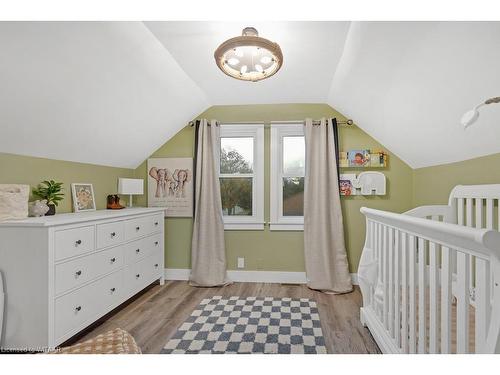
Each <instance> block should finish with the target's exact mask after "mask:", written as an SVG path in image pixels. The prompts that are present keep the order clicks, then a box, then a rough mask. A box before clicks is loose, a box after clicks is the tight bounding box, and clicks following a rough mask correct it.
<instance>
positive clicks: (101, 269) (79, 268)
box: [55, 246, 124, 294]
mask: <svg viewBox="0 0 500 375" xmlns="http://www.w3.org/2000/svg"><path fill="white" fill-rule="evenodd" d="M123 258H124V257H123V248H122V247H121V246H116V247H113V248H111V249H107V250H104V251H101V252H98V253H95V254H91V255H87V256H85V257H82V258H78V259H74V260H70V261H68V262H65V263H61V264H58V265H56V270H55V290H56V294H59V293H62V292H64V291H66V290H70V289H72V288H75V287H77V286H79V285H82V284H84V283H86V282H87V281H90V280H92V279H94V278H96V277H99V276H102V275H104V274H107V273H110V272H113V271H114V270H117V269H118V268H120V267H121V266H122V265H123Z"/></svg>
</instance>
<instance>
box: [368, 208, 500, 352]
mask: <svg viewBox="0 0 500 375" xmlns="http://www.w3.org/2000/svg"><path fill="white" fill-rule="evenodd" d="M361 212H362V213H363V214H364V215H365V217H366V240H365V247H364V250H363V254H362V258H361V261H360V266H359V270H358V278H359V281H360V287H361V291H362V294H363V308H362V309H361V318H362V320H363V321H364V322H365V323H366V324H368V326H369V328H370V330H371V331H372V334H374V336H375V338H376V339H377V342H378V343H379V345H380V346H381V349H382V350H383V351H385V352H391V353H468V352H477V353H495V352H500V341H499V333H500V293H499V283H500V267H499V265H500V233H499V232H498V231H495V230H491V229H478V228H473V227H466V226H459V225H456V224H450V223H445V222H441V221H432V220H426V219H423V218H418V217H412V216H409V215H400V214H395V213H391V212H385V211H379V210H374V209H369V208H364V207H363V208H361ZM472 257H474V272H472V273H471V272H470V262H471V259H472ZM471 285H473V286H474V288H473V289H471ZM452 286H454V287H452ZM472 291H473V292H472ZM472 302H473V303H472Z"/></svg>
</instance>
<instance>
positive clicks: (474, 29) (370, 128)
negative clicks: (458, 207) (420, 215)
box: [328, 22, 500, 168]
mask: <svg viewBox="0 0 500 375" xmlns="http://www.w3.org/2000/svg"><path fill="white" fill-rule="evenodd" d="M498 61H500V22H353V23H352V24H351V28H350V31H349V34H348V37H347V40H346V45H345V49H344V54H343V56H342V59H341V61H340V63H339V66H338V68H337V72H336V75H335V78H334V80H333V82H332V88H331V92H330V96H329V99H328V104H330V105H331V106H332V107H334V108H335V109H337V110H338V111H340V112H341V113H344V114H345V115H346V116H349V117H350V118H353V119H354V121H355V123H356V124H357V125H358V126H359V127H361V128H362V129H363V130H365V131H366V132H367V133H368V134H370V135H371V136H372V137H374V138H376V139H377V140H378V141H379V142H380V143H382V144H383V145H384V147H387V148H388V149H389V150H390V151H392V152H393V153H395V154H396V155H398V156H399V157H401V159H403V160H404V161H405V162H407V163H408V164H409V165H410V166H411V167H413V168H420V167H426V166H431V165H438V164H445V163H451V162H455V161H461V160H466V159H471V158H474V157H478V156H483V155H488V154H493V153H497V152H500V142H499V141H498V140H499V139H500V110H499V108H494V107H492V108H489V110H488V111H483V112H482V113H481V117H480V119H479V120H478V123H477V124H476V126H474V127H470V128H468V129H467V131H464V129H463V126H461V125H460V123H459V121H458V119H459V118H460V116H461V115H462V114H463V113H464V112H465V111H468V110H469V109H470V108H471V107H472V106H473V105H475V104H477V103H480V102H482V101H484V100H485V99H487V98H490V97H494V96H498V94H499V90H500V74H498Z"/></svg>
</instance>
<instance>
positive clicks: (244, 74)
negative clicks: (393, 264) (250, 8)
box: [214, 27, 283, 82]
mask: <svg viewBox="0 0 500 375" xmlns="http://www.w3.org/2000/svg"><path fill="white" fill-rule="evenodd" d="M214 57H215V62H216V63H217V66H218V67H219V68H220V70H222V71H223V72H224V73H225V74H227V75H228V76H230V77H233V78H236V79H240V80H242V81H252V82H256V81H260V80H263V79H265V78H269V77H271V76H272V75H273V74H275V73H276V72H277V71H278V70H280V68H281V65H283V53H282V52H281V48H280V46H279V45H278V44H277V43H274V42H271V41H270V40H267V39H264V38H261V37H260V36H259V33H258V32H257V30H256V29H255V28H253V27H246V28H244V29H243V32H242V34H241V36H238V37H236V38H231V39H228V40H226V41H225V42H224V43H222V44H221V45H220V46H219V48H217V49H216V50H215V53H214Z"/></svg>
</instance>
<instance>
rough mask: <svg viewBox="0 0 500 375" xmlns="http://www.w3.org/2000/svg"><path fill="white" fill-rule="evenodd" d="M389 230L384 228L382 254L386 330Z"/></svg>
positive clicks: (385, 322) (387, 317)
mask: <svg viewBox="0 0 500 375" xmlns="http://www.w3.org/2000/svg"><path fill="white" fill-rule="evenodd" d="M387 231H388V228H387V227H386V226H384V227H383V236H384V241H383V245H382V246H383V247H382V253H383V258H384V263H383V274H384V300H383V304H384V306H383V315H384V319H383V321H384V327H385V329H389V270H388V268H389V254H388V236H387Z"/></svg>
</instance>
